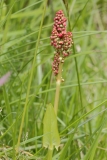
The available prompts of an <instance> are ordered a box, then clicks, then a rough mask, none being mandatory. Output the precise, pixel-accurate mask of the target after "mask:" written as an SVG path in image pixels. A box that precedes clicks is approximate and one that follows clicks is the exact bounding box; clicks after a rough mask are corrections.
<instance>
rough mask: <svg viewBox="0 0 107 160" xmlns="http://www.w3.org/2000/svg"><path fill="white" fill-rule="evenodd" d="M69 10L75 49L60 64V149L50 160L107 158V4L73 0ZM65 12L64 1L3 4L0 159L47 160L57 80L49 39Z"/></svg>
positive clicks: (10, 1) (0, 7)
mask: <svg viewBox="0 0 107 160" xmlns="http://www.w3.org/2000/svg"><path fill="white" fill-rule="evenodd" d="M68 7H69V23H70V25H71V27H70V28H69V27H68V28H69V30H71V31H72V33H73V41H74V49H72V54H71V55H70V56H69V57H68V58H66V60H65V62H64V66H63V78H64V79H65V82H64V83H62V84H61V92H60V100H59V108H58V128H59V132H60V137H61V146H60V148H59V150H58V152H57V151H56V150H55V151H54V153H53V160H57V159H58V160H63V159H64V160H80V159H83V160H88V159H89V160H95V159H98V160H106V159H107V158H106V157H107V139H106V137H107V125H106V123H107V120H106V117H107V112H106V110H107V109H106V106H107V92H106V90H107V79H106V78H107V63H106V61H107V15H106V11H107V1H106V0H94V1H93V0H90V1H89V0H88V1H87V0H78V1H76V0H69V1H68ZM60 9H61V10H63V11H64V13H65V15H66V17H67V16H68V15H67V13H68V10H67V9H66V7H65V5H64V3H63V1H62V0H58V1H56V0H54V1H52V0H49V1H46V0H44V1H43V0H40V1H39V0H23V1H21V0H6V1H4V0H1V1H0V42H1V43H0V77H1V76H2V75H4V74H5V73H7V72H8V71H11V72H12V74H11V77H10V80H9V81H8V83H6V84H5V85H4V86H2V87H1V88H0V159H4V160H5V159H6V160H8V159H9V160H16V159H19V160H27V159H34V160H35V159H36V160H42V159H43V157H44V156H45V155H46V152H47V150H46V149H44V148H43V147H42V136H43V116H44V113H45V110H46V106H47V104H48V103H52V104H53V103H54V95H55V82H56V80H55V77H54V76H53V74H52V71H51V65H52V60H53V56H54V49H53V47H52V46H51V45H50V34H51V30H52V25H53V18H54V16H55V13H56V11H58V10H60ZM74 51H75V53H74ZM23 112H24V113H25V116H23ZM21 125H22V134H21V135H20V131H19V129H20V126H21ZM19 137H20V138H21V139H20V143H19V145H20V150H19V152H18V153H16V149H15V148H16V145H17V143H18V140H19Z"/></svg>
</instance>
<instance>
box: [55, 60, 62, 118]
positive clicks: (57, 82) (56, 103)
mask: <svg viewBox="0 0 107 160" xmlns="http://www.w3.org/2000/svg"><path fill="white" fill-rule="evenodd" d="M62 66H63V63H62V57H60V63H59V70H58V76H57V80H56V93H55V101H54V110H55V114H56V115H57V110H58V103H59V93H60V85H61V81H62V78H61V76H62Z"/></svg>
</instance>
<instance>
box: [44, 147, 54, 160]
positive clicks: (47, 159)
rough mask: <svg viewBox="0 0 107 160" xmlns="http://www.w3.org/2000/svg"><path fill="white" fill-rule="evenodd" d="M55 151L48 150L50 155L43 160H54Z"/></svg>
mask: <svg viewBox="0 0 107 160" xmlns="http://www.w3.org/2000/svg"><path fill="white" fill-rule="evenodd" d="M52 154H53V150H50V149H48V153H47V155H46V157H45V158H44V159H43V160H52Z"/></svg>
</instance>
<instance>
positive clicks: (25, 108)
mask: <svg viewBox="0 0 107 160" xmlns="http://www.w3.org/2000/svg"><path fill="white" fill-rule="evenodd" d="M46 5H47V0H46V1H45V5H44V10H43V14H42V20H41V24H40V29H39V33H38V39H37V42H36V47H35V54H34V59H33V63H32V68H31V74H30V78H29V83H28V89H27V94H26V101H25V106H24V110H23V115H22V121H21V125H20V129H19V137H18V142H17V147H16V152H18V151H19V145H20V140H21V135H22V129H23V124H24V119H25V115H26V111H27V107H28V106H27V105H28V100H29V94H30V88H31V83H32V79H33V74H34V68H35V60H36V54H37V50H38V46H39V41H40V35H41V31H42V26H43V21H44V16H45V11H46Z"/></svg>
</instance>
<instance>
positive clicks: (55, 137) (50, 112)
mask: <svg viewBox="0 0 107 160" xmlns="http://www.w3.org/2000/svg"><path fill="white" fill-rule="evenodd" d="M43 125H44V126H43V146H44V147H46V148H49V149H50V150H53V147H54V146H55V148H56V149H57V150H58V147H59V145H60V136H59V133H58V127H57V117H56V115H55V111H54V109H53V106H52V105H51V104H49V105H48V106H47V110H46V113H45V116H44V120H43Z"/></svg>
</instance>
